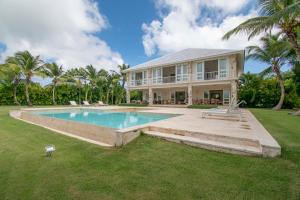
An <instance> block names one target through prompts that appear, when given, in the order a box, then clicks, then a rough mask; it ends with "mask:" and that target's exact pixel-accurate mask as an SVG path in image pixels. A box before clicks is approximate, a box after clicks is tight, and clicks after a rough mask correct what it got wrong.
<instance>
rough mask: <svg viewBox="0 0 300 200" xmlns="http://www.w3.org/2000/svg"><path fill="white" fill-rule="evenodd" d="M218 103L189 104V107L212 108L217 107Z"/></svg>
mask: <svg viewBox="0 0 300 200" xmlns="http://www.w3.org/2000/svg"><path fill="white" fill-rule="evenodd" d="M217 107H218V106H217V105H211V104H203V105H189V106H188V108H193V109H210V108H217Z"/></svg>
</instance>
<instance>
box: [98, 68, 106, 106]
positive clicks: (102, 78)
mask: <svg viewBox="0 0 300 200" xmlns="http://www.w3.org/2000/svg"><path fill="white" fill-rule="evenodd" d="M108 75H109V74H108V72H107V71H106V70H105V69H100V70H99V71H98V73H97V76H98V78H97V83H96V84H97V86H98V89H99V100H100V101H102V100H103V93H104V87H105V86H107V83H108ZM107 103H108V102H107Z"/></svg>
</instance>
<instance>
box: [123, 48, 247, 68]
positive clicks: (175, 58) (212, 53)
mask: <svg viewBox="0 0 300 200" xmlns="http://www.w3.org/2000/svg"><path fill="white" fill-rule="evenodd" d="M230 54H243V55H244V50H232V49H199V48H189V49H184V50H181V51H178V52H175V53H171V54H167V55H165V56H162V57H159V58H156V59H153V60H150V61H147V62H144V63H142V64H139V65H136V66H133V67H131V68H129V69H127V70H124V72H126V71H131V70H136V69H144V68H147V67H155V66H163V65H170V64H176V63H182V62H189V61H194V60H200V59H206V58H213V57H217V56H223V55H230Z"/></svg>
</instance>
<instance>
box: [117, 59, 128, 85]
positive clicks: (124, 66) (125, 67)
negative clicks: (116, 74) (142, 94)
mask: <svg viewBox="0 0 300 200" xmlns="http://www.w3.org/2000/svg"><path fill="white" fill-rule="evenodd" d="M118 67H119V70H120V74H121V76H122V88H124V87H125V82H126V73H124V72H123V71H124V70H126V69H128V68H129V67H130V66H129V65H126V64H122V65H118Z"/></svg>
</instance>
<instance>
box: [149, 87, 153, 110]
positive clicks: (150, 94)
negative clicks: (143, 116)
mask: <svg viewBox="0 0 300 200" xmlns="http://www.w3.org/2000/svg"><path fill="white" fill-rule="evenodd" d="M149 105H150V106H151V105H153V92H152V88H151V87H149Z"/></svg>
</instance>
